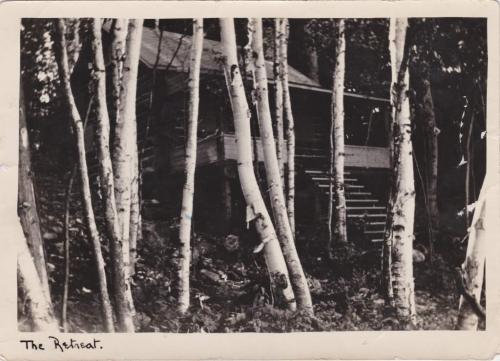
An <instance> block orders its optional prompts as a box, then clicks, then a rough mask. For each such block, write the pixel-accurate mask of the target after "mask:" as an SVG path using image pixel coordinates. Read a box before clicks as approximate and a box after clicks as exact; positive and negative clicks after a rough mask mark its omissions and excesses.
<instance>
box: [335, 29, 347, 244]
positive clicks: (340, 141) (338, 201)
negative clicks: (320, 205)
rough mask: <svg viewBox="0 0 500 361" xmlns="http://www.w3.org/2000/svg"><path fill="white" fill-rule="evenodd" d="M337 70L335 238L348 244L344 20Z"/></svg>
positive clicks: (336, 50)
mask: <svg viewBox="0 0 500 361" xmlns="http://www.w3.org/2000/svg"><path fill="white" fill-rule="evenodd" d="M335 23H336V28H337V37H336V44H335V58H336V59H335V69H334V73H333V89H332V127H333V138H334V139H333V145H334V153H333V183H334V187H335V189H334V194H335V199H334V201H335V236H336V238H337V242H338V243H340V244H346V243H347V227H346V201H345V188H344V158H345V150H344V149H345V148H344V77H345V25H344V20H343V19H337V20H335Z"/></svg>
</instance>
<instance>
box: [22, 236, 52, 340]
mask: <svg viewBox="0 0 500 361" xmlns="http://www.w3.org/2000/svg"><path fill="white" fill-rule="evenodd" d="M16 228H18V229H17V232H16V239H17V240H18V247H19V248H18V254H17V270H18V275H19V278H20V285H21V287H22V288H23V290H24V292H25V293H26V297H27V298H28V299H29V306H28V307H29V313H30V315H29V316H30V318H31V321H32V324H33V328H34V329H33V331H43V332H58V331H59V327H58V326H57V321H56V319H55V318H54V315H53V313H52V306H51V303H50V301H49V300H48V299H47V297H46V294H45V292H44V289H43V285H42V282H41V281H40V277H39V276H38V272H37V270H36V267H35V262H34V260H33V257H32V256H31V252H30V250H29V248H28V244H27V243H26V239H25V238H24V236H23V234H22V231H21V229H20V227H16Z"/></svg>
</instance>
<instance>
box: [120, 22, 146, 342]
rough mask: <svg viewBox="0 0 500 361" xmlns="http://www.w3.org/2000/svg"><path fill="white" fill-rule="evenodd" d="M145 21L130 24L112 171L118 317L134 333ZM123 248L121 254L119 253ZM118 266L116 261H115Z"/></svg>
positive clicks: (121, 323) (121, 326) (123, 326)
mask: <svg viewBox="0 0 500 361" xmlns="http://www.w3.org/2000/svg"><path fill="white" fill-rule="evenodd" d="M142 23H143V21H142V20H136V19H131V20H130V21H129V23H128V36H127V41H126V57H125V61H124V65H123V75H122V85H121V89H120V95H119V108H118V114H117V121H116V128H115V143H114V144H113V171H114V183H115V198H116V208H117V211H118V224H119V235H120V240H121V244H120V243H118V244H116V246H115V247H116V248H117V250H116V254H115V257H116V258H117V259H118V258H119V256H120V253H121V257H122V259H123V267H120V268H121V270H119V272H118V274H115V280H116V279H118V281H119V285H117V286H116V287H119V288H120V289H121V291H119V292H118V290H117V293H116V294H115V297H117V298H118V299H117V307H116V309H117V313H118V322H119V323H120V329H121V330H122V331H125V332H134V323H133V315H134V313H135V310H134V303H133V300H132V292H131V289H130V268H129V267H130V219H131V208H132V203H131V202H132V183H133V181H134V175H136V174H137V173H136V171H135V168H134V167H135V164H136V162H135V161H134V160H135V159H137V157H138V156H137V149H138V148H137V122H136V114H135V107H136V105H135V103H136V94H137V74H138V70H139V56H140V50H141V40H142ZM120 246H121V252H120ZM115 262H116V260H115Z"/></svg>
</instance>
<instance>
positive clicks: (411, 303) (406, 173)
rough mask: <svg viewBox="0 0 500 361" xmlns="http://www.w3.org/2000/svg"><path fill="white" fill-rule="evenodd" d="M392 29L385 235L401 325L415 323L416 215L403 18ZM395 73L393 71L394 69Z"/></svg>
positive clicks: (392, 23)
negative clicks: (390, 145)
mask: <svg viewBox="0 0 500 361" xmlns="http://www.w3.org/2000/svg"><path fill="white" fill-rule="evenodd" d="M390 26H391V28H394V30H393V34H394V35H395V37H394V46H393V49H394V50H395V54H394V56H393V57H392V58H393V59H394V60H395V63H392V67H394V68H395V69H396V74H397V79H395V82H394V79H393V92H394V104H393V107H394V108H395V111H394V113H395V129H394V130H395V131H394V145H395V147H394V150H395V155H394V162H395V165H394V171H395V176H394V179H393V184H392V194H393V203H392V204H391V209H389V212H390V215H389V217H390V220H391V222H390V224H389V225H388V226H389V231H388V232H387V233H388V236H389V237H390V241H389V242H390V243H391V244H392V252H391V258H392V264H391V272H392V277H393V279H392V287H393V294H394V306H395V308H396V312H397V315H398V318H399V319H400V320H401V321H402V322H403V323H404V324H408V323H411V324H414V323H415V322H416V313H415V295H414V281H413V238H414V236H413V223H414V217H415V185H414V177H413V156H412V152H413V150H412V143H411V120H410V102H409V99H408V89H409V88H408V84H409V75H408V66H407V65H408V64H407V63H408V60H407V56H406V55H405V37H406V30H407V27H408V20H407V19H406V18H397V19H391V23H390ZM393 74H394V71H393Z"/></svg>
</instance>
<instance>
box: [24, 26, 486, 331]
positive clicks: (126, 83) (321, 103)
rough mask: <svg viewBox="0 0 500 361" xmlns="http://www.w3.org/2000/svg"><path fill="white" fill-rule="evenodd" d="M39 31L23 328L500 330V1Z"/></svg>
mask: <svg viewBox="0 0 500 361" xmlns="http://www.w3.org/2000/svg"><path fill="white" fill-rule="evenodd" d="M19 36H20V104H19V179H18V182H19V187H18V215H19V219H20V222H21V225H22V229H23V231H24V236H25V239H23V242H22V243H23V244H22V247H23V248H22V252H20V253H19V256H18V262H17V265H18V270H17V280H18V285H17V292H18V294H17V310H18V317H17V321H18V329H19V330H20V331H28V332H30V331H46V332H70V333H97V332H99V333H102V332H109V333H111V332H126V333H132V332H160V333H240V332H246V333H248V332H254V333H260V332H264V333H288V332H311V331H357V330H359V331H376V330H379V331H385V330H485V329H487V328H486V317H487V315H486V311H485V310H486V287H485V259H486V255H487V250H486V231H485V230H486V229H487V228H488V222H487V220H488V219H491V217H490V218H488V217H486V206H485V204H486V199H487V196H486V193H485V191H484V188H485V187H483V180H484V179H485V174H486V138H487V137H486V113H487V111H486V108H487V101H486V100H487V67H488V49H487V19H486V18H480V17H474V18H464V17H460V18H459V17H456V18H449V17H448V18H444V17H433V18H422V17H408V18H405V17H391V18H389V17H387V18H380V17H378V18H335V19H331V18H270V17H263V18H241V17H240V18H238V17H234V18H233V17H225V18H208V17H207V18H194V19H188V18H182V19H181V18H178V19H167V18H159V19H153V18H151V19H129V18H127V19H126V18H27V17H25V18H23V19H22V20H21V27H20V34H19ZM16 151H17V149H16Z"/></svg>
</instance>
